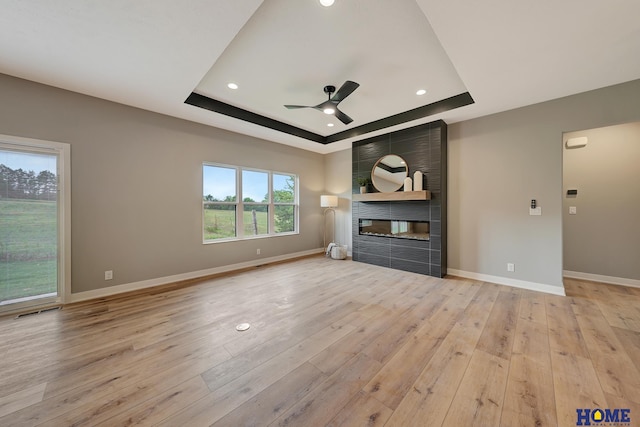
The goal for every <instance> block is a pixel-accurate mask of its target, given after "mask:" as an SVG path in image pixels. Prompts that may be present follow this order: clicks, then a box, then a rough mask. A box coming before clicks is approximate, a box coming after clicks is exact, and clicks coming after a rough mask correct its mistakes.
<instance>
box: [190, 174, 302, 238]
mask: <svg viewBox="0 0 640 427" xmlns="http://www.w3.org/2000/svg"><path fill="white" fill-rule="evenodd" d="M206 166H213V167H219V168H227V169H234V170H235V173H236V194H235V196H236V201H235V207H236V209H235V212H236V217H235V220H236V236H234V237H226V238H220V239H212V240H206V239H205V237H204V236H205V234H204V221H205V209H204V203H205V201H204V200H202V210H201V215H202V224H201V228H200V229H201V232H202V243H203V244H205V245H208V244H214V243H224V242H234V241H238V240H251V239H265V238H271V237H280V236H291V235H296V234H300V196H299V194H300V178H299V176H298V174H295V173H291V172H280V171H270V170H265V169H257V168H250V167H244V166H236V165H228V164H222V163H214V162H203V163H202V169H201V172H202V175H201V180H200V181H201V184H202V187H201V192H200V193H201V194H204V168H205V167H206ZM243 171H251V172H262V173H267V176H268V189H267V191H268V193H269V200H268V203H261V202H255V204H256V205H265V204H266V205H267V212H268V225H267V228H268V229H267V233H266V234H259V235H245V234H244V207H245V202H244V194H242V172H243ZM274 174H276V175H288V176H292V177H293V178H294V185H295V189H294V202H293V203H282V202H279V203H275V202H274V200H273V175H274ZM200 197H201V198H202V197H203V196H200ZM219 203H220V204H232V203H230V202H219ZM252 204H253V203H247V206H250V205H252ZM282 205H284V206H293V211H294V219H293V220H294V230H293V231H287V232H282V233H276V232H275V228H276V227H275V207H276V206H282Z"/></svg>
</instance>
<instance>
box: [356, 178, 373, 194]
mask: <svg viewBox="0 0 640 427" xmlns="http://www.w3.org/2000/svg"><path fill="white" fill-rule="evenodd" d="M369 184H371V179H370V178H358V185H360V194H365V193H366V192H367V188H368V187H369Z"/></svg>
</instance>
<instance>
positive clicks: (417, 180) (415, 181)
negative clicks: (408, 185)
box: [413, 171, 422, 191]
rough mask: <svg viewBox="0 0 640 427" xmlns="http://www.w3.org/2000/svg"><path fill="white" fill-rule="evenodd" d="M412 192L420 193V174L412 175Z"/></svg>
mask: <svg viewBox="0 0 640 427" xmlns="http://www.w3.org/2000/svg"><path fill="white" fill-rule="evenodd" d="M413 191H422V172H420V171H415V172H414V173H413Z"/></svg>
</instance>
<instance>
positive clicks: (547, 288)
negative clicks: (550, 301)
mask: <svg viewBox="0 0 640 427" xmlns="http://www.w3.org/2000/svg"><path fill="white" fill-rule="evenodd" d="M447 274H450V275H452V276H458V277H463V278H465V279H473V280H480V281H482V282H491V283H496V284H498V285H505V286H513V287H514V288H521V289H527V290H530V291H537V292H545V293H547V294H553V295H560V296H565V293H564V287H563V286H554V285H547V284H545V283H536V282H527V281H525V280H518V279H511V278H509V277H501V276H491V275H488V274H482V273H473V272H470V271H462V270H455V269H453V268H448V269H447Z"/></svg>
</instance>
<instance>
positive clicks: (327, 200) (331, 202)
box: [320, 195, 338, 208]
mask: <svg viewBox="0 0 640 427" xmlns="http://www.w3.org/2000/svg"><path fill="white" fill-rule="evenodd" d="M320 206H321V207H323V208H337V207H338V196H329V195H326V196H320Z"/></svg>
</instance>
